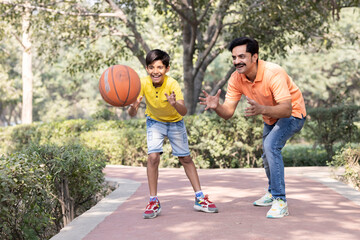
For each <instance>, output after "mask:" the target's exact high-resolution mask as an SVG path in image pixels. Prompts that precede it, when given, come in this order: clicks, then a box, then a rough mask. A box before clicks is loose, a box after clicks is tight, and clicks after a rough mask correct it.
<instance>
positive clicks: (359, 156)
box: [329, 144, 360, 190]
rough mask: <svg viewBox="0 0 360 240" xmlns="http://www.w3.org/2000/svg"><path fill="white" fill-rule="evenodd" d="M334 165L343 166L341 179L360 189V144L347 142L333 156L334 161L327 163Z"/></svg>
mask: <svg viewBox="0 0 360 240" xmlns="http://www.w3.org/2000/svg"><path fill="white" fill-rule="evenodd" d="M329 165H330V166H334V167H345V174H344V175H343V179H342V180H343V181H345V182H346V183H349V184H351V185H352V186H354V187H355V188H356V189H358V190H360V145H359V144H357V145H351V144H347V145H346V146H344V148H342V149H341V150H340V151H338V152H337V153H336V155H335V156H334V161H333V162H331V163H329Z"/></svg>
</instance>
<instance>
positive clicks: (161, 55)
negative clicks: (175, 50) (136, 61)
mask: <svg viewBox="0 0 360 240" xmlns="http://www.w3.org/2000/svg"><path fill="white" fill-rule="evenodd" d="M156 60H161V62H162V63H163V64H164V65H165V67H166V68H167V67H169V64H170V56H169V54H167V53H166V52H164V51H162V50H160V49H154V50H151V51H150V52H148V54H147V55H146V66H149V65H150V64H151V63H153V62H154V61H156Z"/></svg>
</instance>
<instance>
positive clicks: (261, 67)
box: [254, 60, 265, 82]
mask: <svg viewBox="0 0 360 240" xmlns="http://www.w3.org/2000/svg"><path fill="white" fill-rule="evenodd" d="M264 69H265V62H264V61H263V60H259V61H258V66H257V72H256V78H255V81H254V82H260V81H262V80H263V76H264Z"/></svg>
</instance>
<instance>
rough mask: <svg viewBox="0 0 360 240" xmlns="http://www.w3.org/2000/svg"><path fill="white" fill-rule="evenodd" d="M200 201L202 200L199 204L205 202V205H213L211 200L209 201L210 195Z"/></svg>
mask: <svg viewBox="0 0 360 240" xmlns="http://www.w3.org/2000/svg"><path fill="white" fill-rule="evenodd" d="M198 200H200V201H199V202H200V203H201V202H204V203H206V204H209V203H212V202H211V201H210V200H209V195H207V194H206V195H205V197H204V198H198Z"/></svg>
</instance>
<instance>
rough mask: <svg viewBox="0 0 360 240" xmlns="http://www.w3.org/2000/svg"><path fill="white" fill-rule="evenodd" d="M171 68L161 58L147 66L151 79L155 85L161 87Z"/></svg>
mask: <svg viewBox="0 0 360 240" xmlns="http://www.w3.org/2000/svg"><path fill="white" fill-rule="evenodd" d="M169 70H170V66H168V67H166V66H165V65H164V64H163V63H162V61H161V60H156V61H154V62H152V63H151V64H149V65H148V66H147V67H146V71H147V72H148V74H149V76H150V77H151V80H152V82H153V85H154V86H155V87H160V86H161V85H162V84H163V82H164V78H165V74H166V73H167V72H168V71H169Z"/></svg>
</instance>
